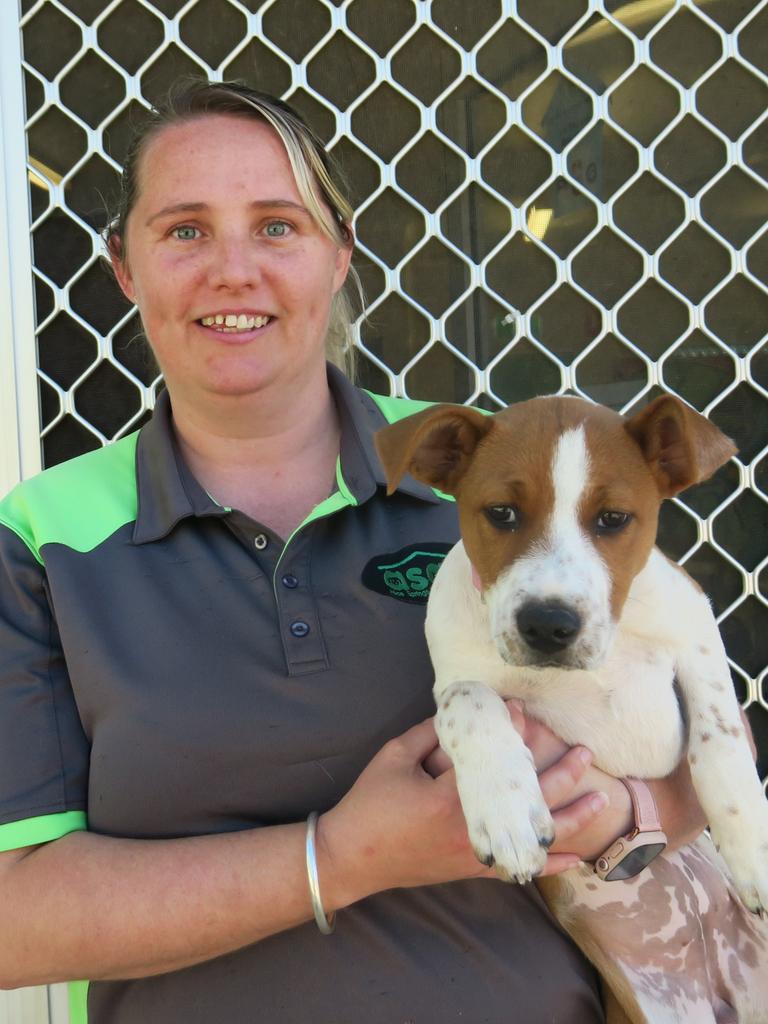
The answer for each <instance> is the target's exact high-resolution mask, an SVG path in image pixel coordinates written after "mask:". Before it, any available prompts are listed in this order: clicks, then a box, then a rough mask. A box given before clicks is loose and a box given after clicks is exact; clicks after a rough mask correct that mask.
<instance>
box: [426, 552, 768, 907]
mask: <svg viewBox="0 0 768 1024" xmlns="http://www.w3.org/2000/svg"><path fill="white" fill-rule="evenodd" d="M572 536H574V535H573V534H572ZM583 550H584V549H583V543H582V541H581V539H580V538H579V539H578V543H577V544H576V546H575V551H576V553H577V556H578V557H581V556H582V555H583ZM523 561H525V560H523ZM514 572H515V566H514V565H513V566H511V567H510V569H509V570H507V572H506V574H505V582H503V585H502V583H501V582H500V584H499V585H497V589H498V594H497V595H496V596H495V597H494V598H493V599H492V598H491V594H490V591H489V600H488V602H487V603H483V601H482V600H481V597H480V594H479V593H478V592H477V590H476V589H475V587H474V586H473V584H472V578H471V566H470V563H469V559H468V558H467V555H466V552H465V550H464V547H463V544H462V543H459V544H457V545H456V546H455V547H454V548H453V550H452V551H451V552H450V553H449V555H448V556H447V558H446V559H445V561H444V563H443V565H442V567H441V569H440V571H439V573H438V574H437V576H436V578H435V582H434V584H433V587H432V592H431V595H430V598H429V603H428V607H427V622H426V632H427V641H428V644H429V649H430V654H431V657H432V661H433V665H434V668H435V675H436V682H435V698H436V701H437V706H438V717H437V730H438V736H439V738H440V742H441V745H442V746H443V747H444V749H445V750H446V751H448V753H449V755H451V757H452V758H453V760H454V764H455V768H456V777H457V784H458V787H459V792H460V795H461V799H462V806H463V808H464V812H465V817H466V819H467V825H468V829H469V833H470V838H471V840H472V843H473V846H474V848H475V850H476V851H477V852H478V855H479V856H480V857H481V859H483V860H485V861H487V860H488V859H489V857H493V858H494V859H495V861H496V863H497V866H498V868H499V871H500V874H502V875H503V876H504V877H512V878H518V879H525V878H531V877H533V876H534V875H535V874H536V873H537V872H538V871H540V870H541V867H542V866H543V863H544V859H545V856H546V849H545V844H546V842H547V840H548V838H549V836H550V835H551V822H550V821H549V815H548V812H546V809H545V808H544V807H543V806H542V805H543V800H542V798H541V793H540V791H539V787H538V782H537V779H536V773H535V770H534V767H533V765H532V763H531V760H530V757H529V755H528V753H527V751H526V749H525V747H524V745H523V743H522V740H521V738H520V736H519V734H518V733H517V732H516V730H515V729H514V728H513V726H512V725H511V722H510V721H509V718H508V716H507V714H506V711H505V709H504V705H503V698H505V697H517V698H520V699H521V700H523V701H524V702H525V707H526V710H527V711H528V712H530V713H531V714H532V715H533V716H534V717H536V718H538V719H540V720H541V721H543V722H544V723H545V724H546V725H548V726H549V727H550V728H552V729H553V730H554V731H555V732H556V733H558V734H559V735H560V736H562V738H563V739H564V740H565V741H566V742H568V743H570V744H576V743H580V744H584V745H585V746H587V747H588V748H589V749H590V750H592V752H593V754H594V757H595V763H596V764H597V765H598V766H599V767H601V768H603V769H604V770H605V771H607V772H610V773H611V774H613V775H617V776H622V775H633V776H639V777H646V778H658V777H661V776H664V775H666V774H668V773H669V772H670V771H671V770H672V769H673V768H674V766H675V765H676V764H677V762H678V760H679V758H680V754H681V750H682V745H683V739H684V737H683V723H682V718H681V714H680V710H679V708H678V704H677V698H676V695H675V690H674V681H675V678H676V677H677V680H678V683H679V686H680V690H681V692H682V695H683V698H684V701H685V705H686V709H687V713H688V717H689V721H690V740H689V759H690V761H691V773H692V778H693V783H694V786H695V788H696V792H697V795H698V797H699V800H700V802H701V804H702V806H703V808H704V810H705V812H706V814H707V817H708V819H709V822H710V826H711V829H712V834H713V837H714V839H715V841H716V843H717V844H718V845H719V847H720V849H721V852H722V854H723V857H724V859H725V861H726V862H727V864H728V867H729V869H730V871H731V872H732V874H733V878H734V881H735V883H736V886H737V889H738V891H739V893H740V895H741V897H742V899H743V900H744V902H745V904H746V905H747V906H748V907H749V908H750V909H752V910H760V909H763V908H768V804H766V801H765V799H764V797H763V794H762V789H761V786H760V782H759V780H758V778H757V775H756V772H755V769H754V764H753V762H752V758H751V754H750V751H749V747H748V744H747V741H746V737H745V735H744V732H743V729H742V726H741V720H740V715H739V708H738V703H737V701H736V698H735V695H734V691H733V685H732V683H731V679H730V674H729V672H728V665H727V661H726V657H725V652H724V650H723V646H722V642H721V640H720V637H719V633H718V630H717V625H716V623H715V620H714V617H713V615H712V611H711V609H710V607H709V603H708V602H707V600H706V598H705V597H704V596H703V595H702V594H701V593H700V591H698V589H697V588H696V587H695V586H694V584H693V583H692V582H691V580H690V579H689V578H688V577H687V576H686V575H685V574H684V573H683V572H681V571H680V570H679V569H678V568H676V567H675V566H673V565H672V564H671V563H669V562H668V561H667V560H666V559H665V558H664V556H663V555H661V554H660V553H659V552H658V551H654V552H653V553H652V554H651V556H650V558H649V560H648V562H647V564H646V566H645V568H644V569H643V570H642V571H641V572H640V573H639V574H638V576H637V577H636V578H635V580H634V581H633V583H632V586H631V589H630V592H629V596H628V598H627V601H626V604H625V607H624V611H623V613H622V616H621V618H620V620H619V622H618V624H617V627H616V630H615V633H614V635H613V640H612V643H611V645H610V647H609V649H608V652H607V655H606V657H605V659H604V661H603V662H602V664H600V665H597V666H595V667H592V668H590V669H584V670H581V669H567V668H566V669H560V668H536V667H526V666H524V665H519V664H518V665H514V664H510V663H509V660H505V659H504V658H503V657H502V655H501V653H500V650H499V647H498V646H497V643H496V642H495V640H496V632H495V625H494V623H495V622H496V619H495V618H494V616H498V615H499V614H500V613H499V611H498V608H499V607H503V605H504V602H505V601H506V602H507V604H509V602H510V600H511V598H510V597H509V594H510V593H513V591H512V590H511V589H510V585H509V582H508V574H511V573H514ZM526 573H527V575H526V576H524V577H523V581H525V580H526V579H527V580H528V581H529V585H530V586H531V587H533V588H535V587H536V586H538V579H539V578H538V575H537V574H535V573H532V572H530V571H529V570H528V569H527V568H526ZM573 579H574V580H576V581H578V579H579V575H578V571H577V572H576V573H575V574H574V576H573ZM583 579H584V581H585V582H586V581H589V580H592V581H594V576H593V575H592V574H591V573H589V572H586V573H585V574H584V577H583ZM521 585H522V584H518V586H521ZM590 585H592V584H591V583H590ZM502 591H505V592H506V596H505V597H503V598H502V597H501V596H499V595H500V594H501V593H502ZM452 695H453V699H449V698H451V696H452ZM457 695H458V696H457ZM446 704H447V706H446ZM523 798H524V800H525V801H528V802H527V803H526V804H525V807H526V808H527V810H521V808H520V803H521V799H523ZM607 884H610V883H607Z"/></svg>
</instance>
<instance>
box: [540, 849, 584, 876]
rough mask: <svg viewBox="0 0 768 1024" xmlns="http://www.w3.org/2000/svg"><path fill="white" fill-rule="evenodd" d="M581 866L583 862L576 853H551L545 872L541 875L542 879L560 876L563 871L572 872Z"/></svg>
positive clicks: (548, 855) (548, 856)
mask: <svg viewBox="0 0 768 1024" xmlns="http://www.w3.org/2000/svg"><path fill="white" fill-rule="evenodd" d="M579 864H581V860H580V859H579V857H577V856H576V854H575V853H549V854H547V862H546V864H545V865H544V870H543V871H541V872H540V873H539V874H540V876H541V877H544V876H545V875H559V874H561V872H563V871H570V870H571V868H575V867H578V865H579Z"/></svg>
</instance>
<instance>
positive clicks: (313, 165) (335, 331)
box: [104, 79, 363, 377]
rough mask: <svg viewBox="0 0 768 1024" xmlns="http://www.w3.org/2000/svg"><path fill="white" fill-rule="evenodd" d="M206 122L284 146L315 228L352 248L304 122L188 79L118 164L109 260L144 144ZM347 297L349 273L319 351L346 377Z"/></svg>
mask: <svg viewBox="0 0 768 1024" xmlns="http://www.w3.org/2000/svg"><path fill="white" fill-rule="evenodd" d="M212 114H229V115H234V116H236V117H245V118H252V119H255V120H259V121H265V122H266V123H267V124H268V125H269V126H270V127H271V128H272V129H273V130H274V132H275V134H276V135H277V136H278V137H279V138H280V140H281V142H282V143H283V145H284V146H285V151H286V153H287V155H288V160H289V162H290V164H291V169H292V171H293V176H294V178H295V179H296V187H297V188H298V191H299V195H300V196H301V199H302V202H303V203H304V205H305V206H306V208H307V209H308V210H309V212H310V214H311V216H312V218H313V219H314V221H315V223H316V224H317V226H318V227H319V228H320V230H321V231H322V232H323V233H324V234H325V235H327V237H328V238H330V239H331V240H332V241H333V242H335V243H336V245H338V246H339V247H341V248H351V247H352V245H353V243H354V235H353V233H352V215H353V210H352V206H351V204H350V202H349V200H348V199H347V196H346V193H345V183H344V181H343V177H342V175H341V172H340V170H339V168H338V167H337V166H336V165H335V163H334V162H333V160H332V159H331V156H330V154H329V153H328V152H327V151H326V149H325V146H324V145H323V143H322V141H321V139H320V138H319V137H318V136H317V135H316V134H315V133H314V131H313V130H312V129H311V128H310V127H309V125H308V124H307V123H306V122H305V121H304V120H303V119H302V117H301V116H300V115H299V114H298V113H297V112H296V111H295V110H293V108H292V107H289V106H288V104H287V103H284V102H283V101H282V100H280V99H277V97H275V96H270V95H269V94H267V93H263V92H258V91H257V90H256V89H251V88H250V87H249V86H247V85H243V84H242V83H240V82H209V81H207V80H206V79H188V80H183V81H180V82H178V83H177V84H176V85H175V86H174V87H173V88H172V90H171V91H170V93H169V94H168V96H167V98H166V100H165V101H164V102H163V103H161V104H159V105H158V106H157V107H155V108H154V109H153V110H152V111H151V112H150V114H149V115H148V116H147V118H146V119H145V120H144V122H143V123H142V124H141V126H140V127H139V128H138V129H137V130H136V131H135V132H134V135H133V138H132V140H131V143H130V145H129V147H128V152H127V154H126V158H125V162H124V164H123V173H122V178H121V190H120V199H119V202H118V206H117V210H116V212H115V214H114V216H113V217H111V218H110V220H109V223H108V225H107V228H106V229H105V232H104V237H105V241H106V245H107V248H108V250H109V252H110V254H111V255H112V256H113V257H115V258H117V259H119V260H122V259H124V258H125V230H126V223H127V220H128V216H129V215H130V213H131V210H132V209H133V207H134V206H135V204H136V201H137V199H138V193H139V167H140V163H141V157H142V155H143V153H144V150H145V149H146V147H147V145H148V144H149V142H150V141H151V140H152V139H154V138H155V136H157V135H158V134H159V133H160V132H161V131H162V130H163V129H164V128H167V127H169V126H170V125H174V124H180V123H183V122H185V121H192V120H194V119H196V118H198V117H204V116H206V115H212ZM350 291H354V293H355V294H356V297H357V299H358V301H359V303H360V306H361V308H362V306H363V291H362V285H361V282H360V278H359V276H358V274H357V271H356V270H355V269H354V268H353V267H350V271H349V275H348V277H347V282H346V283H345V284H344V286H343V287H342V288H340V289H339V291H338V292H337V293H336V294H335V295H334V297H333V301H332V303H331V311H330V317H329V320H328V330H327V333H326V338H325V348H326V355H327V357H328V359H329V360H330V362H332V363H334V364H335V365H336V366H338V367H339V368H340V369H342V370H344V371H345V373H347V374H348V375H349V376H350V377H352V376H353V373H354V351H355V350H354V347H353V333H352V321H353V303H352V298H351V295H350Z"/></svg>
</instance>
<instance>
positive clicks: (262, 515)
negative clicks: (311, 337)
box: [171, 366, 340, 536]
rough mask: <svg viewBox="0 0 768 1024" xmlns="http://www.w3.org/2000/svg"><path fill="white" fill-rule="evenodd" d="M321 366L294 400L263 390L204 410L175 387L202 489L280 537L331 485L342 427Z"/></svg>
mask: <svg viewBox="0 0 768 1024" xmlns="http://www.w3.org/2000/svg"><path fill="white" fill-rule="evenodd" d="M322 369H323V374H322V379H321V380H315V381H313V382H311V386H307V387H304V388H300V389H298V390H296V391H292V393H291V395H290V400H289V401H286V395H285V390H284V389H277V388H275V389H273V390H272V391H271V392H270V389H268V388H265V389H264V390H263V391H261V392H259V394H258V395H257V396H252V395H251V396H247V400H242V399H240V398H239V397H235V398H230V397H227V399H226V401H224V402H222V403H220V406H221V407H219V408H209V407H208V406H207V405H206V406H205V407H204V408H202V409H200V408H199V407H198V406H193V405H190V404H189V403H186V402H184V401H183V399H182V400H181V401H178V400H177V398H176V395H175V394H174V392H173V390H171V404H172V407H173V423H174V428H175V430H176V435H177V438H178V441H179V445H180V447H181V450H182V453H183V455H184V458H185V460H186V462H187V464H188V465H189V467H190V469H191V470H192V472H193V473H194V475H195V476H196V477H197V479H198V480H199V482H200V483H201V484H202V486H203V487H204V488H205V489H206V490H207V491H208V493H209V494H211V495H212V497H214V498H215V499H216V501H218V502H219V503H220V504H222V505H227V506H230V507H232V508H239V509H240V510H241V511H244V512H246V513H247V514H248V515H250V516H251V517H252V518H254V519H256V520H257V521H259V522H260V523H262V524H263V525H265V526H269V527H271V528H272V529H274V530H275V532H276V533H278V534H281V535H283V536H285V535H286V534H287V533H288V532H290V530H292V529H293V528H294V527H295V525H297V523H298V522H301V521H302V519H304V517H305V516H306V514H307V513H308V512H309V511H310V510H311V508H313V507H314V506H315V505H316V504H318V503H319V502H320V501H322V499H323V498H325V497H327V495H328V494H329V493H330V490H331V488H332V485H333V480H334V470H335V465H336V458H337V456H338V454H339V444H340V430H339V423H338V416H337V413H336V406H335V404H334V402H333V397H332V395H331V392H330V390H329V387H328V381H327V377H326V375H325V366H323V368H322ZM222 407H223V408H222Z"/></svg>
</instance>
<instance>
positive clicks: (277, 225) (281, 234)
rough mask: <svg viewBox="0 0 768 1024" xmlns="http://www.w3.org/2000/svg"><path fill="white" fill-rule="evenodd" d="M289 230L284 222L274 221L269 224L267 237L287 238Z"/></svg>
mask: <svg viewBox="0 0 768 1024" xmlns="http://www.w3.org/2000/svg"><path fill="white" fill-rule="evenodd" d="M288 230H289V228H288V225H287V224H286V223H285V221H284V220H273V221H272V223H271V224H267V235H268V236H269V237H270V238H285V236H286V235H287V234H288Z"/></svg>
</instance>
